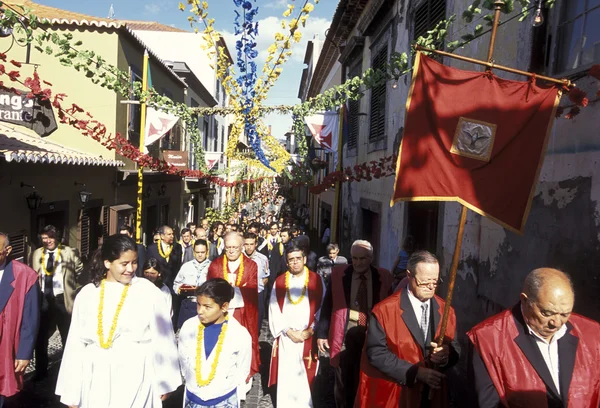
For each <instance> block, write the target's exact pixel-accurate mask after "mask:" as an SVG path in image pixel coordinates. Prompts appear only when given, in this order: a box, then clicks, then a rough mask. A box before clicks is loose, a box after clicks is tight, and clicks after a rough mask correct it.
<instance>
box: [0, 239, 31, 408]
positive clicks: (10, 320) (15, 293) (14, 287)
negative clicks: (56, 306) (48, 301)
mask: <svg viewBox="0 0 600 408" xmlns="http://www.w3.org/2000/svg"><path fill="white" fill-rule="evenodd" d="M11 250H12V247H11V246H10V242H9V241H8V236H7V235H6V234H4V233H2V232H0V407H2V405H3V404H4V398H5V397H10V396H11V395H14V394H16V393H17V392H19V390H20V389H21V388H22V387H23V374H25V369H26V368H27V366H28V365H29V361H30V360H31V358H32V357H33V349H34V347H35V340H36V337H37V332H38V327H39V318H40V311H39V306H40V305H39V303H40V288H39V285H38V277H37V273H35V271H34V270H33V269H31V268H29V267H28V266H27V265H24V264H22V263H21V262H18V261H9V262H7V257H8V255H9V254H10V251H11Z"/></svg>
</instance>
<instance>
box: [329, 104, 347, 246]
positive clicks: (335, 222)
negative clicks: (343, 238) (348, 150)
mask: <svg viewBox="0 0 600 408" xmlns="http://www.w3.org/2000/svg"><path fill="white" fill-rule="evenodd" d="M345 114H346V112H345V107H344V105H342V106H341V107H340V114H339V121H340V124H339V126H338V145H337V146H336V148H337V164H336V166H335V169H334V171H340V170H341V169H342V147H343V140H342V136H343V135H342V133H343V129H344V116H345ZM332 147H333V146H332ZM341 190H342V184H341V183H340V182H339V181H336V182H335V198H334V201H333V214H332V217H331V218H332V220H331V225H330V227H331V228H330V231H329V232H330V234H331V235H330V240H329V242H331V243H336V244H338V245H339V243H338V242H337V236H338V234H337V232H338V229H339V215H340V214H339V213H340V199H341V197H342V191H341Z"/></svg>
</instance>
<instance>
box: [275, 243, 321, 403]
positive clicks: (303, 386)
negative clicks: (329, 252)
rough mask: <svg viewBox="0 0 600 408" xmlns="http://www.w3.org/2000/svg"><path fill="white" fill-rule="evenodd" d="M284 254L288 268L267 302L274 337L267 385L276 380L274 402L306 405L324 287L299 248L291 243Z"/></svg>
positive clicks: (313, 372) (315, 365) (314, 366)
mask: <svg viewBox="0 0 600 408" xmlns="http://www.w3.org/2000/svg"><path fill="white" fill-rule="evenodd" d="M286 258H287V259H286V260H287V263H288V264H289V271H287V272H285V273H283V274H281V275H279V276H278V277H277V279H276V280H275V285H274V286H273V291H272V292H271V299H270V302H269V328H270V329H271V334H272V335H273V337H274V338H275V341H274V343H273V351H272V354H271V367H270V373H269V386H272V385H275V384H277V406H281V407H287V406H294V407H298V408H300V407H309V406H312V404H311V387H312V384H313V381H314V379H315V376H316V374H317V371H318V368H319V358H318V357H319V356H318V349H317V344H316V337H315V336H314V334H315V324H316V322H317V320H318V318H319V312H320V309H321V305H322V303H323V295H324V292H325V290H324V286H323V281H322V280H321V277H320V276H319V275H317V274H316V273H314V272H312V271H309V270H308V268H307V267H306V255H305V254H304V252H303V251H302V249H300V248H299V247H291V248H290V249H289V250H288V252H287V254H286ZM288 275H289V276H288Z"/></svg>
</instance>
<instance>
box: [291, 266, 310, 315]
mask: <svg viewBox="0 0 600 408" xmlns="http://www.w3.org/2000/svg"><path fill="white" fill-rule="evenodd" d="M291 275H292V274H291V273H290V271H287V272H286V273H285V293H286V294H287V298H288V300H289V301H290V303H291V304H292V305H297V304H299V303H300V302H302V299H304V296H305V295H306V290H307V289H308V277H309V275H310V273H309V272H308V268H307V267H306V266H305V267H304V287H303V288H302V294H300V297H299V298H298V299H296V300H294V299H292V295H291V293H290V278H291Z"/></svg>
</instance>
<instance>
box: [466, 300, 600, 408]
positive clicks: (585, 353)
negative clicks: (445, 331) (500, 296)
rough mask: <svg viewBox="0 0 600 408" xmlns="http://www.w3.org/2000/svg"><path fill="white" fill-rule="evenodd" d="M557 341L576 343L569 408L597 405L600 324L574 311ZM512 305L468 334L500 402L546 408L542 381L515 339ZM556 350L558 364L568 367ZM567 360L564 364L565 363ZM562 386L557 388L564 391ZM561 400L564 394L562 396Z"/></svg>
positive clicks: (562, 368)
mask: <svg viewBox="0 0 600 408" xmlns="http://www.w3.org/2000/svg"><path fill="white" fill-rule="evenodd" d="M567 325H568V326H567V327H572V328H571V329H570V331H568V332H567V333H566V334H565V336H564V337H563V338H562V339H561V340H559V347H560V341H563V339H564V340H567V339H566V337H567V336H574V337H575V338H574V339H569V340H568V341H571V342H576V350H577V351H576V352H575V361H574V365H573V374H572V376H571V382H570V384H569V388H568V403H567V405H565V407H568V408H598V407H600V365H599V363H598V362H600V341H599V340H598V338H599V337H600V324H598V323H597V322H595V321H593V320H590V319H587V318H585V317H583V316H580V315H577V314H575V313H573V314H572V315H571V317H570V318H569V322H568V323H567ZM519 334H520V333H519V330H518V328H517V323H515V317H514V309H513V310H510V309H509V310H506V311H504V312H502V313H500V314H497V315H495V316H492V317H490V318H489V319H487V320H485V321H483V322H482V323H480V324H478V325H477V326H475V327H474V328H473V329H471V331H469V332H468V333H467V335H468V336H469V338H470V339H471V342H472V343H473V346H474V347H475V349H476V350H477V353H478V354H479V356H480V357H481V360H482V361H483V363H484V364H485V367H486V369H487V371H488V373H489V375H490V379H491V380H492V382H493V384H494V387H495V388H496V391H497V392H498V396H499V397H500V402H501V404H502V406H503V407H521V406H522V407H530V408H546V407H547V406H548V399H547V395H546V390H547V388H546V384H545V383H544V381H543V380H542V379H541V378H540V375H539V374H538V372H537V371H536V369H535V368H534V367H533V366H532V364H531V362H530V361H529V359H528V358H527V356H526V355H525V354H524V353H523V350H522V349H521V348H520V347H519V345H518V344H517V343H516V342H515V339H516V338H517V337H519ZM563 356H564V355H561V351H560V350H559V359H560V364H559V369H560V370H566V369H568V368H567V364H566V360H563ZM563 363H565V364H563ZM563 392H564V391H561V393H563ZM562 398H563V400H564V398H565V397H564V396H563V397H562Z"/></svg>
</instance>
